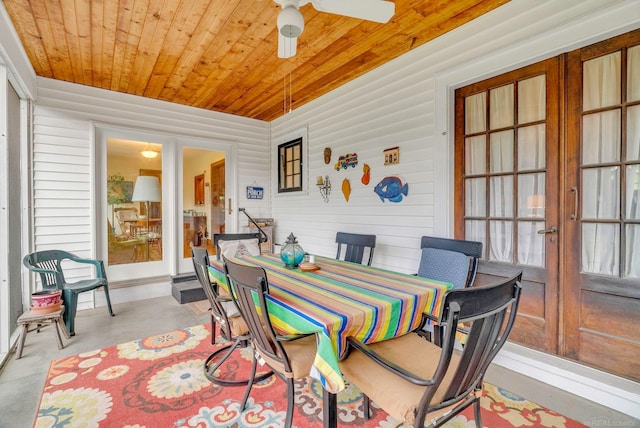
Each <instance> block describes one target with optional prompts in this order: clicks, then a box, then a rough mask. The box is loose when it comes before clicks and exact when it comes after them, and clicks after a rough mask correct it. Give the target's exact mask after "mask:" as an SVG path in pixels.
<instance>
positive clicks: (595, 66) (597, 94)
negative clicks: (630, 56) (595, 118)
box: [582, 51, 621, 110]
mask: <svg viewBox="0 0 640 428" xmlns="http://www.w3.org/2000/svg"><path fill="white" fill-rule="evenodd" d="M620 59H621V53H620V52H619V51H618V52H614V53H612V54H609V55H605V56H602V57H599V58H595V59H592V60H589V61H586V62H585V63H584V68H583V70H584V75H583V77H584V78H583V82H582V93H583V108H584V110H594V109H597V108H602V107H608V106H612V105H615V104H619V103H620V92H621V90H620V88H621V85H620V79H621V78H620V75H621V74H620Z"/></svg>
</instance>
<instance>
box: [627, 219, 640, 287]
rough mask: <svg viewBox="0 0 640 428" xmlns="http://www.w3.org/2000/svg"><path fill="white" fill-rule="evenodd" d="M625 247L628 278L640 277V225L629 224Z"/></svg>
mask: <svg viewBox="0 0 640 428" xmlns="http://www.w3.org/2000/svg"><path fill="white" fill-rule="evenodd" d="M626 231H627V236H626V238H627V245H626V248H625V266H626V267H625V272H624V276H625V277H627V278H640V225H637V224H628V225H627V228H626Z"/></svg>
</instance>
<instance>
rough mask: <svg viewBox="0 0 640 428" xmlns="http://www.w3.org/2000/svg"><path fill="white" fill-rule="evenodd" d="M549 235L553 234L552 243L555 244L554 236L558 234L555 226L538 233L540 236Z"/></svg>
mask: <svg viewBox="0 0 640 428" xmlns="http://www.w3.org/2000/svg"><path fill="white" fill-rule="evenodd" d="M547 233H549V234H551V242H553V241H554V240H555V239H554V237H553V235H554V234H556V233H558V229H557V228H556V227H555V226H551V227H550V228H549V229H542V230H539V231H538V235H545V234H547Z"/></svg>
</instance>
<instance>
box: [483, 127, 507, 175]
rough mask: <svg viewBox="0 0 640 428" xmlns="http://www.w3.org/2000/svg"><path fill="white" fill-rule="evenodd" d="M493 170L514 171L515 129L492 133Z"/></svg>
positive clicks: (491, 157) (491, 155) (491, 165)
mask: <svg viewBox="0 0 640 428" xmlns="http://www.w3.org/2000/svg"><path fill="white" fill-rule="evenodd" d="M490 139H491V143H490V145H491V149H490V150H491V152H490V159H489V163H490V165H489V168H490V169H491V172H511V171H513V130H508V131H502V132H493V133H491V137H490Z"/></svg>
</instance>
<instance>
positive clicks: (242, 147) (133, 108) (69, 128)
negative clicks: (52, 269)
mask: <svg viewBox="0 0 640 428" xmlns="http://www.w3.org/2000/svg"><path fill="white" fill-rule="evenodd" d="M38 94H39V99H38V101H37V104H36V108H35V113H34V146H33V156H34V158H33V188H34V195H33V204H34V209H33V215H34V218H35V230H34V239H35V248H34V250H42V249H47V248H60V249H66V250H69V251H72V252H74V253H77V254H78V255H81V256H87V257H95V256H96V251H97V250H96V248H98V244H99V237H97V236H96V233H95V231H96V218H95V217H96V216H95V207H96V200H95V195H94V188H95V183H96V182H99V177H97V174H98V171H97V168H96V166H95V162H96V161H95V159H96V156H95V155H96V154H95V148H94V144H95V142H94V135H93V132H94V131H93V129H94V128H93V124H94V123H99V124H100V123H106V124H109V126H115V127H118V126H121V127H130V128H132V129H142V130H148V131H150V132H155V133H165V134H167V135H172V136H176V137H177V138H178V139H182V140H183V141H189V140H190V139H197V140H199V141H202V140H210V141H212V142H218V143H229V144H231V145H234V146H235V147H236V149H237V153H238V175H239V176H240V177H241V179H240V186H239V187H238V188H239V189H242V191H244V187H243V186H245V185H248V184H250V183H252V182H253V181H258V182H260V183H261V184H262V185H263V186H264V187H265V190H267V189H269V185H268V181H269V165H268V162H264V159H266V158H267V157H268V138H269V124H268V123H266V122H262V121H258V120H251V119H246V118H241V117H236V116H232V115H227V114H221V113H216V112H210V111H206V110H201V109H196V108H191V107H186V106H180V105H176V104H171V103H166V102H161V101H155V100H149V99H144V98H142V97H137V96H131V95H125V94H119V93H115V92H110V91H105V90H100V89H95V88H88V87H85V86H80V85H75V84H70V83H66V82H60V81H54V80H50V79H42V78H39V79H38ZM205 148H206V147H205ZM239 193H240V194H241V195H244V194H243V193H242V192H241V191H239ZM228 197H230V198H232V199H233V201H234V204H237V200H238V195H233V194H231V195H228ZM243 197H244V196H243ZM235 206H236V207H237V205H235ZM252 212H253V213H255V215H260V216H266V215H268V214H269V213H270V205H269V199H268V198H266V199H263V200H261V201H256V202H254V204H253V206H252ZM180 230H182V229H180ZM171 269H172V270H174V271H172V272H171V273H175V267H173V268H171ZM88 273H89V271H87V270H83V269H80V270H78V271H76V274H77V276H78V277H81V276H84V275H87V274H88Z"/></svg>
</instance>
